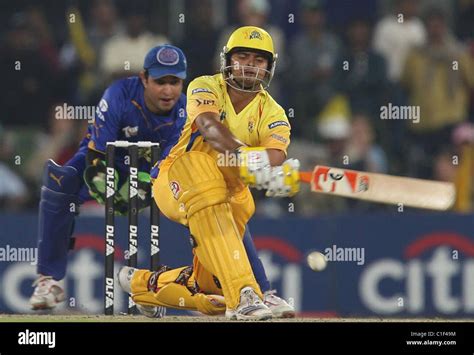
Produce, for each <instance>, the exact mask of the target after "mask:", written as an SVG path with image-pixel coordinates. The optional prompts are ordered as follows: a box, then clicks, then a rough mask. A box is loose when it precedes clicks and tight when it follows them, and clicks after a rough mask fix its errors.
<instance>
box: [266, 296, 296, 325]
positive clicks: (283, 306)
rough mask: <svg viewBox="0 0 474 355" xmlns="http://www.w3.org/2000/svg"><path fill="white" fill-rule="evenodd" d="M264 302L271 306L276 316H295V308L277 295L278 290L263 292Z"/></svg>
mask: <svg viewBox="0 0 474 355" xmlns="http://www.w3.org/2000/svg"><path fill="white" fill-rule="evenodd" d="M263 303H265V305H266V306H267V307H268V308H270V310H271V311H272V314H273V317H274V318H295V309H294V308H293V307H292V306H290V305H289V304H288V302H286V301H285V300H284V299H283V298H280V297H278V296H277V295H276V290H270V291H267V292H265V293H264V294H263Z"/></svg>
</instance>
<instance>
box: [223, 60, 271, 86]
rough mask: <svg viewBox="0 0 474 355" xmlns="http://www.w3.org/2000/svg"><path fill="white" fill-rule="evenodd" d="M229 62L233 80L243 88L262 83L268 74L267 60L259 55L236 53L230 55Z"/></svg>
mask: <svg viewBox="0 0 474 355" xmlns="http://www.w3.org/2000/svg"><path fill="white" fill-rule="evenodd" d="M230 62H231V64H232V75H233V76H234V80H235V81H236V82H237V83H238V84H239V85H241V86H242V87H244V88H247V87H253V86H254V85H256V84H258V83H260V82H262V81H263V79H264V78H265V75H266V74H267V73H268V71H267V69H268V59H267V58H266V57H265V56H264V55H262V54H260V53H255V52H250V51H249V52H237V53H234V54H232V56H231V57H230ZM257 82H258V83H257Z"/></svg>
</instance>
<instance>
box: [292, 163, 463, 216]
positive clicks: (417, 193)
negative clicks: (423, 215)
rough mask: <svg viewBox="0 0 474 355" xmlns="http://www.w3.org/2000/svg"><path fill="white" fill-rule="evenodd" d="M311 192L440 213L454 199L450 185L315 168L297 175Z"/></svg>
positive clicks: (318, 166)
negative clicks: (308, 186) (308, 185)
mask: <svg viewBox="0 0 474 355" xmlns="http://www.w3.org/2000/svg"><path fill="white" fill-rule="evenodd" d="M300 181H301V182H305V183H309V184H311V191H313V192H318V193H323V194H332V195H337V196H344V197H350V198H355V199H360V200H367V201H372V202H380V203H387V204H394V205H400V204H401V205H403V206H409V207H416V208H425V209H431V210H440V211H444V210H447V209H449V208H451V207H452V206H453V204H454V201H455V198H456V189H455V187H454V184H453V183H449V182H441V181H431V180H422V179H414V178H408V177H401V176H392V175H384V174H375V173H369V172H364V171H356V170H347V169H338V168H332V167H329V166H322V165H317V166H316V167H315V168H314V170H313V171H312V172H300Z"/></svg>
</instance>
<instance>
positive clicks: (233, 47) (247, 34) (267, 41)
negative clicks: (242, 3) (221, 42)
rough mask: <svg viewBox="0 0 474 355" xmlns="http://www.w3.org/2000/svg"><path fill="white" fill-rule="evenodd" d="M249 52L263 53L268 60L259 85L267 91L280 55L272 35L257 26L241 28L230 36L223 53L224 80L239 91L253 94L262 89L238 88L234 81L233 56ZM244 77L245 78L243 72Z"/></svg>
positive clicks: (222, 69) (222, 68) (222, 70)
mask: <svg viewBox="0 0 474 355" xmlns="http://www.w3.org/2000/svg"><path fill="white" fill-rule="evenodd" d="M248 50H250V51H255V52H258V53H261V54H263V55H264V56H265V57H266V58H267V59H268V67H267V70H265V72H266V75H265V78H264V79H263V80H260V82H259V84H262V85H263V89H266V88H268V86H269V85H270V81H271V80H272V78H273V75H274V73H275V67H276V60H277V57H278V54H277V53H275V48H274V46H273V40H272V37H271V36H270V34H269V33H268V32H267V31H265V30H264V29H262V28H260V27H256V26H244V27H239V28H238V29H236V30H235V31H234V32H233V33H232V34H231V35H230V37H229V40H228V41H227V44H226V45H225V46H224V48H223V49H222V52H221V72H222V74H223V75H224V79H226V81H227V83H228V84H229V85H231V86H232V87H234V88H236V89H238V90H242V91H252V92H253V91H259V90H260V89H261V88H260V85H258V88H257V89H255V88H252V89H245V88H244V87H241V86H239V85H237V87H236V86H235V84H236V83H235V81H233V80H232V68H233V66H232V64H231V63H230V57H231V55H232V54H233V53H235V52H238V51H248ZM234 69H235V68H234ZM234 75H235V74H234ZM242 76H243V77H244V78H245V75H244V74H243V72H242Z"/></svg>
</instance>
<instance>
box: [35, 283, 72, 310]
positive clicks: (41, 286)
mask: <svg viewBox="0 0 474 355" xmlns="http://www.w3.org/2000/svg"><path fill="white" fill-rule="evenodd" d="M33 287H35V290H34V292H33V295H32V296H31V297H30V305H31V308H32V309H34V310H40V309H53V308H54V307H56V305H58V304H59V303H61V302H63V301H64V299H65V293H64V288H63V286H62V284H61V282H60V281H56V280H54V279H53V278H52V277H51V276H43V275H41V276H39V277H38V279H37V280H36V281H35V282H33Z"/></svg>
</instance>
